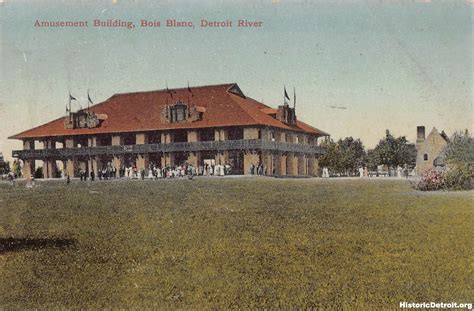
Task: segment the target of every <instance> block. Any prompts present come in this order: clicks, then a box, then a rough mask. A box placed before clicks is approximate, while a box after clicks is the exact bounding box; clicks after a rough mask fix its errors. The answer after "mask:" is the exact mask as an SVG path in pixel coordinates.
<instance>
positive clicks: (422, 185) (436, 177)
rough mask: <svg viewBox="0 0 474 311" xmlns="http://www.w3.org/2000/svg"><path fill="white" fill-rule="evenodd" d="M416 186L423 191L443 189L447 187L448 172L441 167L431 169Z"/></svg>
mask: <svg viewBox="0 0 474 311" xmlns="http://www.w3.org/2000/svg"><path fill="white" fill-rule="evenodd" d="M415 188H416V189H418V190H422V191H432V190H441V189H445V188H446V172H445V171H443V170H439V169H432V170H429V171H427V172H425V173H423V175H421V179H420V180H419V181H418V182H417V183H416V184H415Z"/></svg>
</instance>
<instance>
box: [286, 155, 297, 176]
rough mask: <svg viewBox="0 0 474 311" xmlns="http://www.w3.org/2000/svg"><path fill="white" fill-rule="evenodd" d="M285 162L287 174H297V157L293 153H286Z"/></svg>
mask: <svg viewBox="0 0 474 311" xmlns="http://www.w3.org/2000/svg"><path fill="white" fill-rule="evenodd" d="M286 164H287V165H286V173H287V175H291V176H296V175H298V157H297V156H295V154H294V153H290V154H288V156H287V161H286Z"/></svg>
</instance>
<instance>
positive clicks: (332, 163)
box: [318, 139, 340, 172]
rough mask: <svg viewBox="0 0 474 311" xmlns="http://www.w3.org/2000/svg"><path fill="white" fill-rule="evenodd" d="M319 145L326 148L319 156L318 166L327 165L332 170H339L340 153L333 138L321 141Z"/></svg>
mask: <svg viewBox="0 0 474 311" xmlns="http://www.w3.org/2000/svg"><path fill="white" fill-rule="evenodd" d="M321 147H322V148H324V149H325V150H326V153H325V154H324V155H322V156H321V157H320V158H319V161H318V162H319V166H320V167H327V168H328V169H329V170H331V171H333V172H337V171H339V163H340V153H339V151H338V149H337V144H336V143H335V142H334V140H332V139H329V140H325V141H323V142H322V143H321Z"/></svg>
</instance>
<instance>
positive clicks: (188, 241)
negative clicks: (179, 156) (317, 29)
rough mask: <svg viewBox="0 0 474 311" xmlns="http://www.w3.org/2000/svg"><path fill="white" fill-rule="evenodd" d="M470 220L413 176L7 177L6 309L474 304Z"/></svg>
mask: <svg viewBox="0 0 474 311" xmlns="http://www.w3.org/2000/svg"><path fill="white" fill-rule="evenodd" d="M473 220H474V204H473V195H472V192H452V193H445V192H441V193H423V192H417V191H414V190H412V189H411V187H410V185H409V183H408V182H406V181H404V180H403V181H396V180H384V181H375V180H356V179H354V180H321V179H319V180H318V179H298V180H289V179H269V178H251V179H245V178H239V179H219V178H215V179H197V180H192V181H191V180H164V181H128V182H125V181H115V182H105V181H102V182H95V183H93V184H91V183H79V182H73V183H71V184H70V185H69V186H67V185H66V184H65V183H64V182H49V183H39V185H38V187H36V188H35V189H26V188H25V187H24V186H20V185H17V186H10V185H8V184H0V238H1V241H2V242H1V243H2V244H0V308H17V309H25V308H54V307H80V308H92V309H97V308H104V307H110V308H115V307H125V308H134V309H142V308H160V309H169V308H181V309H190V308H191V309H201V308H204V309H229V308H241V309H247V308H267V309H270V308H281V309H288V308H292V309H294V308H318V307H320V308H324V309H341V308H344V309H387V308H389V309H394V308H398V304H399V302H400V301H414V302H426V301H427V302H431V301H436V302H451V301H455V302H472V297H474V289H473V284H474V283H473V279H474V273H473V272H474V257H473V249H474V239H473V237H474V226H473ZM9 238H13V239H9ZM26 239H28V240H26Z"/></svg>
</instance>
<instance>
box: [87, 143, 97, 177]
mask: <svg viewBox="0 0 474 311" xmlns="http://www.w3.org/2000/svg"><path fill="white" fill-rule="evenodd" d="M87 146H89V147H97V137H95V136H91V137H89V138H87ZM98 162H99V160H98V157H96V156H91V157H90V158H89V159H88V161H87V168H88V170H87V171H88V172H89V174H90V172H94V175H95V176H97V175H98V174H97V173H98V170H99V163H98ZM87 177H89V176H87Z"/></svg>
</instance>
